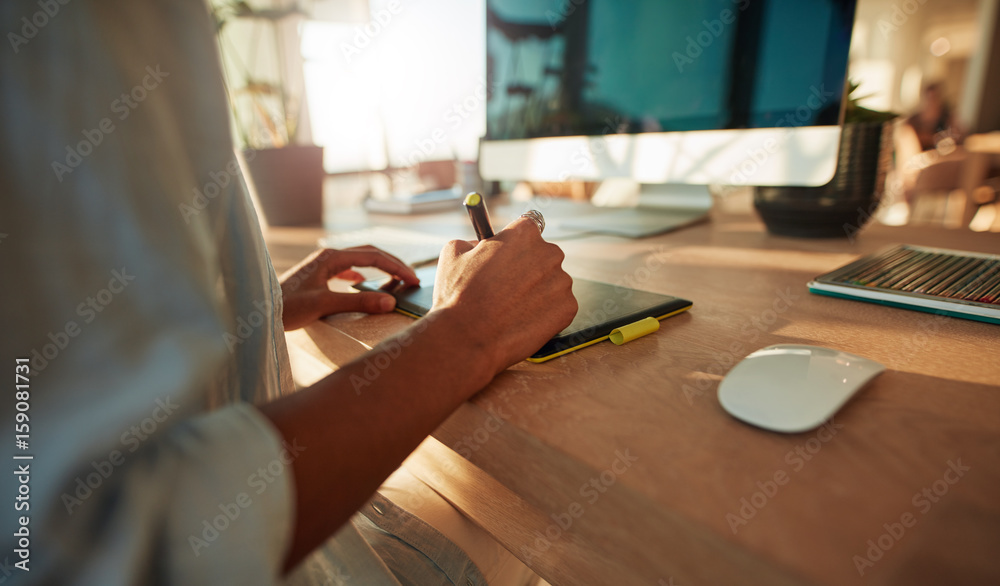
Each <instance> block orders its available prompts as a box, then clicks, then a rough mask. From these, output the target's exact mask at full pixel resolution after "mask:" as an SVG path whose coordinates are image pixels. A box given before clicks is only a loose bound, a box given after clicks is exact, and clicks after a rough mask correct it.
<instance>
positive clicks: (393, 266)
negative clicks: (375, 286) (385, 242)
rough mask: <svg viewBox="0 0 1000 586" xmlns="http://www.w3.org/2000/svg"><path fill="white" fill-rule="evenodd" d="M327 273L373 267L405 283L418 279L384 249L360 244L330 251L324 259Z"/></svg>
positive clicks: (414, 281) (408, 283)
mask: <svg viewBox="0 0 1000 586" xmlns="http://www.w3.org/2000/svg"><path fill="white" fill-rule="evenodd" d="M324 262H326V263H327V270H328V273H327V274H339V273H341V272H343V271H346V270H349V269H351V267H375V268H377V269H381V270H382V271H385V272H386V273H388V274H390V275H392V276H394V277H397V278H398V279H399V280H401V281H403V282H404V283H406V284H407V285H419V284H420V279H419V278H418V277H417V274H416V273H415V272H413V269H411V268H410V267H408V266H406V264H405V263H404V262H403V261H401V260H399V259H398V258H396V257H394V256H392V255H391V254H389V253H387V252H385V251H384V250H379V249H378V248H375V247H374V246H360V247H357V248H348V249H345V250H334V251H330V254H328V255H327V257H326V258H325V259H324Z"/></svg>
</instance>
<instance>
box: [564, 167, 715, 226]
mask: <svg viewBox="0 0 1000 586" xmlns="http://www.w3.org/2000/svg"><path fill="white" fill-rule="evenodd" d="M594 202H595V205H598V207H597V210H596V211H595V212H594V213H590V214H587V215H584V216H578V217H575V218H567V219H566V220H564V221H563V222H561V223H560V228H561V229H563V230H566V231H578V232H588V233H596V234H612V235H615V236H624V237H626V238H644V237H646V236H652V235H654V234H661V233H663V232H670V231H672V230H677V229H680V228H683V227H685V226H690V225H692V224H696V223H699V222H702V221H705V220H707V219H708V212H709V210H710V209H711V207H712V195H711V194H710V193H709V190H708V186H707V185H681V184H675V183H667V184H640V183H637V182H635V181H632V180H631V179H609V180H606V181H605V182H604V183H603V184H601V187H600V188H598V190H597V193H595V194H594ZM601 204H603V205H601ZM609 204H611V205H617V206H619V207H603V206H607V205H609ZM623 206H627V207H623Z"/></svg>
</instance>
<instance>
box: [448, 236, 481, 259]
mask: <svg viewBox="0 0 1000 586" xmlns="http://www.w3.org/2000/svg"><path fill="white" fill-rule="evenodd" d="M476 244H478V242H475V241H470V240H452V241H450V242H448V243H447V244H445V245H444V248H442V249H441V256H444V257H448V258H453V257H456V256H459V255H462V254H465V253H466V252H469V251H470V250H472V249H473V248H475V247H476Z"/></svg>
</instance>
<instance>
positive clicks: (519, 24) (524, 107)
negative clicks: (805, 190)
mask: <svg viewBox="0 0 1000 586" xmlns="http://www.w3.org/2000/svg"><path fill="white" fill-rule="evenodd" d="M854 9H855V0H702V1H697V0H586V1H583V2H573V1H571V0H487V16H486V19H487V29H486V31H487V32H486V45H487V81H488V84H489V87H490V90H491V92H490V97H489V100H488V102H487V133H486V139H485V142H484V145H483V146H484V161H483V163H482V170H483V174H484V176H486V177H490V176H493V177H496V178H517V179H539V180H564V179H568V178H576V179H603V178H607V177H632V178H634V179H636V180H638V181H643V182H649V183H670V182H674V183H695V184H707V183H720V184H757V185H768V184H792V185H795V184H802V185H807V184H813V185H815V184H822V183H825V182H826V181H828V180H829V178H830V177H831V176H832V175H833V169H834V167H835V165H836V152H837V142H838V141H839V126H838V123H839V119H840V114H841V105H842V104H841V102H842V94H843V88H844V84H845V77H846V70H847V58H848V49H849V46H850V37H851V29H852V26H853V21H854ZM539 139H544V140H539ZM595 139H598V140H599V142H596V141H595ZM581 149H583V155H584V156H583V157H581V156H580V150H581ZM574 157H575V158H574ZM765 159H766V160H765ZM746 161H750V164H746ZM741 169H742V172H741ZM515 175H520V176H517V177H515Z"/></svg>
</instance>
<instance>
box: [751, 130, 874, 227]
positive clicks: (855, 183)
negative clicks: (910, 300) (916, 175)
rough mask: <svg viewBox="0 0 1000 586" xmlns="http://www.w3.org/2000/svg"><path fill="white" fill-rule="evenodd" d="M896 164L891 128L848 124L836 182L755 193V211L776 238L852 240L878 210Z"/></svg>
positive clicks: (763, 188)
mask: <svg viewBox="0 0 1000 586" xmlns="http://www.w3.org/2000/svg"><path fill="white" fill-rule="evenodd" d="M891 163H892V125H891V123H888V122H887V123H884V124H883V123H866V124H845V125H844V128H843V131H842V133H841V136H840V152H839V158H838V160H837V169H836V171H835V172H834V175H833V179H831V180H830V182H829V183H827V184H826V185H821V186H819V187H756V188H755V189H754V207H755V208H756V209H757V213H759V214H760V217H761V219H762V220H763V221H764V224H765V225H766V226H767V230H768V231H769V232H771V233H772V234H778V235H781V236H795V237H800V238H837V237H841V238H844V237H849V236H852V235H853V234H855V233H856V232H857V231H858V230H860V229H861V226H863V225H864V224H865V223H866V222H867V221H868V220H869V219H870V218H871V215H872V214H873V213H874V212H875V210H876V209H877V208H878V205H879V203H880V202H881V200H882V194H883V191H884V187H885V175H886V173H887V172H888V170H889V166H890V165H891Z"/></svg>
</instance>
